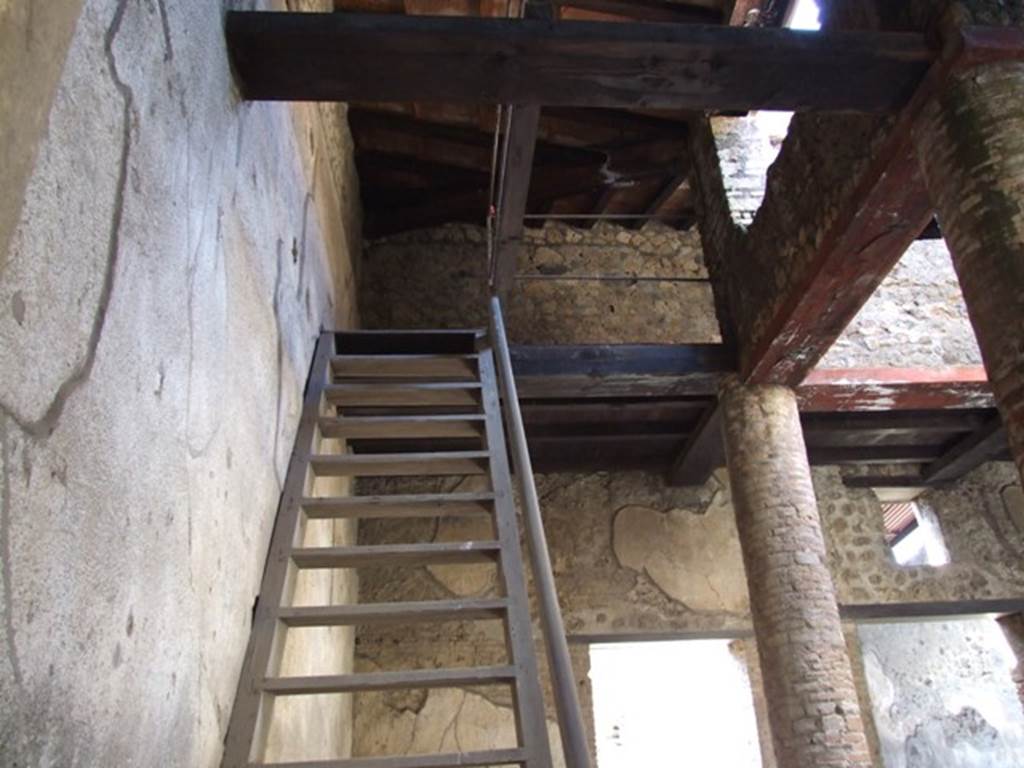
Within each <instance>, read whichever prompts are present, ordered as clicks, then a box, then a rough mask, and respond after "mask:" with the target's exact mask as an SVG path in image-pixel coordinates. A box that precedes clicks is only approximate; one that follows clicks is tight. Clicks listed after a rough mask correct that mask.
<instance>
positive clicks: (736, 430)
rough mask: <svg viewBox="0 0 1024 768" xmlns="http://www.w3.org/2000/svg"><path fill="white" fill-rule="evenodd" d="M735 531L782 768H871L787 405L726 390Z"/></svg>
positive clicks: (787, 399)
mask: <svg viewBox="0 0 1024 768" xmlns="http://www.w3.org/2000/svg"><path fill="white" fill-rule="evenodd" d="M721 407H722V414H723V418H722V423H723V431H724V433H725V449H726V458H727V460H728V465H729V478H730V484H731V486H732V499H733V506H734V508H735V510H736V526H737V529H738V531H739V537H740V545H741V547H742V550H743V562H744V564H745V566H746V571H747V584H748V587H749V591H750V605H751V613H752V616H753V622H754V634H755V637H756V640H757V648H758V654H759V655H760V658H761V668H762V674H763V677H764V688H765V695H766V697H767V700H768V713H769V722H770V724H771V729H772V740H773V742H774V744H775V753H776V756H777V758H778V761H779V765H780V766H785V768H853V767H854V766H857V767H858V768H860V767H865V768H866V767H867V766H870V765H871V758H870V755H869V752H868V745H867V740H866V739H865V736H864V725H863V722H862V721H861V716H860V707H859V705H858V702H857V689H856V687H855V686H854V680H853V672H852V669H851V667H850V658H849V656H848V655H847V649H846V642H845V639H844V638H843V632H842V627H841V624H840V621H839V607H838V606H837V604H836V596H835V588H834V586H833V584H832V576H831V574H830V573H829V570H828V565H827V560H826V553H825V541H824V539H823V537H822V532H821V520H820V518H819V517H818V505H817V502H816V500H815V498H814V487H813V486H812V484H811V470H810V466H809V465H808V463H807V451H806V448H805V447H804V439H803V432H802V431H801V428H800V416H799V414H798V412H797V403H796V396H795V394H794V393H793V391H792V390H791V389H789V388H786V387H776V386H745V385H741V384H739V383H738V382H736V381H732V382H729V383H727V384H726V386H725V387H724V389H723V391H722V397H721Z"/></svg>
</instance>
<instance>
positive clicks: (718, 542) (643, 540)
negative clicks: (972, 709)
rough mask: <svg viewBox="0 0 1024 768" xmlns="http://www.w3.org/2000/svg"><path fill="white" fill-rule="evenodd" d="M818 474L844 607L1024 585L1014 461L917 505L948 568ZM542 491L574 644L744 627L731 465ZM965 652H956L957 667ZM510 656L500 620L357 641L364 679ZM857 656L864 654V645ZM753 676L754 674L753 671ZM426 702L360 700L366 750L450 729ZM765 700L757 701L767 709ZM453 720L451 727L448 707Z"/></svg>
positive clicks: (398, 592) (381, 591)
mask: <svg viewBox="0 0 1024 768" xmlns="http://www.w3.org/2000/svg"><path fill="white" fill-rule="evenodd" d="M813 476H814V484H815V494H816V496H817V499H818V503H819V506H820V512H821V516H822V521H823V526H824V532H825V537H826V544H827V547H828V555H829V567H830V569H831V571H832V574H833V577H834V579H835V581H836V587H837V591H838V597H839V602H840V603H841V604H843V605H862V604H868V603H884V602H909V601H915V600H920V601H926V600H934V601H941V600H957V599H965V598H1007V597H1014V596H1017V595H1019V594H1020V593H1021V590H1022V589H1024V567H1022V565H1021V563H1022V562H1024V559H1022V558H1021V556H1020V548H1021V547H1022V546H1024V496H1022V494H1021V491H1020V486H1019V482H1018V481H1017V479H1016V475H1015V472H1014V469H1013V466H1012V465H1011V464H1008V463H1006V464H1003V463H999V464H989V465H986V466H984V467H982V468H980V469H979V470H977V471H976V472H974V473H972V474H971V475H970V476H968V477H967V478H965V479H964V480H963V481H961V482H960V483H958V484H957V485H956V486H955V487H953V488H952V489H948V490H943V491H937V490H936V491H930V492H928V493H927V494H925V496H924V497H922V499H921V503H923V504H927V505H928V506H929V507H930V508H931V509H932V510H933V511H934V513H935V515H936V517H937V518H938V520H939V522H940V525H941V527H942V531H943V534H944V536H945V540H946V545H947V548H948V549H949V552H950V556H951V563H950V564H949V565H947V566H944V567H942V568H928V567H910V568H908V567H902V566H899V565H897V563H896V562H895V560H894V558H893V557H892V554H891V552H890V550H889V548H888V546H887V545H886V544H885V540H884V528H883V524H882V512H881V508H880V506H879V502H878V500H877V499H876V498H875V497H874V495H873V494H872V493H871V492H870V491H864V490H855V489H848V488H846V487H845V486H844V485H843V484H842V479H841V476H840V474H839V471H838V470H837V469H836V468H832V467H827V468H816V469H814V470H813ZM469 482H470V481H469V480H462V481H441V480H437V481H424V482H423V483H422V485H421V486H418V487H417V490H419V491H438V490H447V491H453V490H468V489H469V488H470V485H468V483H469ZM402 487H403V489H406V488H408V486H407V485H403V486H402ZM398 489H399V486H398V484H397V481H378V482H375V483H373V484H369V483H367V484H366V488H365V490H366V491H367V492H369V491H373V492H388V493H392V492H396V491H397V490H398ZM538 493H539V495H540V499H541V506H542V509H543V513H544V521H545V528H546V532H547V536H548V541H549V545H550V551H551V560H552V565H553V568H554V572H555V578H556V581H557V584H558V591H559V599H560V603H561V606H562V610H563V613H564V618H565V623H566V629H567V631H568V633H569V634H570V636H571V637H573V638H574V639H575V640H576V641H577V643H580V642H586V641H588V640H602V641H606V640H609V639H616V638H617V639H637V638H645V637H646V638H654V637H672V636H679V635H692V634H693V633H701V632H711V633H723V632H724V633H741V634H742V633H745V632H747V631H748V630H749V627H750V620H749V603H748V597H747V588H746V579H745V576H744V571H743V562H742V558H741V556H740V550H739V544H738V542H737V539H736V528H735V521H734V513H733V509H732V505H731V501H730V492H729V486H728V480H727V477H726V475H725V473H724V472H719V473H716V475H715V476H714V477H713V478H712V480H711V481H709V483H708V484H707V485H705V486H704V487H702V488H667V487H665V485H664V483H663V481H662V478H661V477H659V476H656V475H649V474H644V473H605V472H598V473H593V474H586V475H546V476H541V477H539V478H538ZM486 529H487V522H486V520H481V521H478V522H475V523H467V522H462V523H458V524H455V523H445V522H442V523H440V524H435V523H433V522H431V521H414V522H409V523H406V524H402V525H400V526H395V525H394V523H393V522H392V521H389V523H388V524H387V526H386V527H385V526H384V525H383V524H369V525H367V524H364V525H363V527H362V528H361V530H360V541H361V542H364V543H378V542H383V541H394V542H397V541H407V542H411V541H455V540H466V539H473V538H482V537H486V535H487V530H486ZM493 587H494V580H493V572H492V571H491V570H489V568H488V567H487V566H471V567H466V566H461V567H454V566H443V567H433V568H427V569H388V570H386V571H385V570H381V571H380V572H375V573H368V574H367V575H366V576H364V577H363V579H362V581H361V594H362V596H363V599H370V597H372V599H374V600H387V599H399V596H403V595H404V596H406V597H402V598H401V599H444V598H449V599H450V598H452V597H471V596H480V595H485V594H489V593H490V591H491V590H492V589H493ZM368 596H369V597H368ZM897 631H898V629H897ZM847 633H848V639H849V641H850V642H851V643H852V644H853V645H852V647H853V648H854V650H855V651H856V650H857V648H858V637H857V635H856V632H855V629H854V628H853V626H852V625H849V626H848V627H847ZM399 635H400V639H399ZM876 635H877V633H876ZM873 637H874V636H873ZM745 642H748V643H749V642H751V641H749V640H748V641H745ZM574 648H577V649H582V648H585V645H578V644H577V645H574ZM960 650H961V649H957V648H949V649H948V651H947V652H948V653H949V655H950V658H951V659H955V658H957V654H958V653H960ZM962 650H963V651H964V652H969V649H967V648H965V649H962ZM502 652H503V641H502V637H501V630H500V626H497V625H495V626H488V625H486V624H484V623H475V624H469V623H467V624H460V625H458V626H457V627H454V628H453V625H438V626H436V627H433V628H429V629H428V628H423V629H419V628H417V629H414V630H413V631H409V630H408V629H407V628H403V629H402V631H401V632H400V633H399V634H396V633H395V632H394V630H388V629H386V628H384V629H379V630H376V631H374V632H372V633H364V632H361V633H360V635H359V638H358V640H357V666H359V667H361V668H365V669H367V670H371V669H396V668H401V667H402V666H405V665H418V664H425V665H426V666H431V665H439V664H441V663H443V664H445V665H452V664H455V665H465V664H493V663H500V661H501V659H502V656H501V654H502ZM578 652H579V651H578ZM855 655H856V656H857V658H858V659H859V656H860V654H859V652H858V653H856V654H855ZM577 663H578V668H577V679H578V680H579V681H580V683H581V686H582V691H583V694H582V697H583V699H584V701H586V700H587V699H589V696H590V694H589V692H588V690H587V688H588V686H587V681H586V679H585V670H586V663H585V658H582V657H579V658H577ZM950 663H955V661H951V662H950ZM856 673H857V674H856V676H857V678H858V688H859V689H860V690H859V693H860V695H861V697H862V699H863V701H862V707H863V710H864V711H865V712H870V711H871V701H870V699H869V694H868V683H867V677H866V674H865V672H864V671H863V670H862V669H860V668H859V667H858V669H857V670H856ZM1007 674H1008V673H1007ZM751 677H752V679H753V680H755V681H756V680H758V679H759V675H758V674H757V670H752V674H751ZM1007 680H1009V678H1008V677H1007ZM755 693H756V695H757V696H760V695H761V694H760V691H756V692H755ZM474 695H477V694H476V693H474ZM417 696H418V698H413V699H408V698H403V697H399V696H397V695H386V696H380V697H377V698H376V699H374V700H371V699H369V698H367V699H363V698H360V700H358V701H357V703H356V713H357V715H356V716H357V723H360V724H361V723H366V725H367V728H366V729H365V730H364V729H363V728H362V727H359V728H357V733H356V740H357V743H356V749H357V751H359V753H360V754H383V753H385V752H387V753H390V754H395V753H398V754H401V753H403V751H404V750H407V749H410V748H411V745H413V744H419V743H424V742H415V740H414V739H412V738H411V736H409V734H412V733H413V732H414V731H415V733H419V734H425V733H433V734H435V735H437V736H438V738H440V736H441V735H444V734H446V733H447V734H448V735H449V736H450V734H451V731H450V730H449V731H446V730H445V727H444V726H445V724H446V723H447V724H451V723H452V722H455V723H459V722H461V720H459V719H456V720H454V721H452V720H450V719H449V720H444V721H441V720H438V719H437V718H442V717H444V716H445V715H444V714H443V713H444V712H445V711H446V710H444V709H443V708H441V707H440V706H437V708H435V707H434V706H433V705H432V704H431V697H433V696H435V694H429V695H428V694H426V692H423V693H421V694H418V695H417ZM485 698H486V697H485ZM467 701H468V702H469V703H468V704H467V706H469V707H470V711H471V712H473V713H474V714H473V718H479V717H482V714H481V712H480V707H483V706H484V704H483V702H482V701H478V700H477V699H473V698H469V699H467ZM487 701H488V702H489V703H488V705H487V707H491V706H493V705H494V704H495V702H499V703H501V704H502V706H505V707H507V706H508V705H509V702H508V701H507V699H500V698H495V697H493V696H492V697H491V698H490V699H487ZM755 701H757V699H755ZM364 702H366V703H364ZM410 702H411V703H410ZM438 703H439V702H434V704H438ZM478 704H479V705H480V707H478V706H477V705H478ZM765 706H767V705H766V703H765V702H763V700H761V702H760V706H759V711H760V712H761V713H762V714H763V712H764V708H765ZM487 707H484V708H487ZM459 711H461V710H459ZM447 713H448V714H447V717H448V718H451V711H450V710H447ZM504 716H505V717H508V716H510V712H505V713H504ZM460 717H461V716H460ZM388 722H393V726H392V727H389V726H387V725H386V723H388ZM473 722H476V720H473ZM371 724H372V725H371ZM762 725H763V724H762ZM414 726H415V728H414ZM453 727H454V726H453ZM467 727H469V726H467ZM456 730H458V729H457V728H456ZM866 731H867V732H868V736H869V742H871V743H872V746H873V747H874V748H875V750H877V749H878V747H877V738H876V736H875V734H874V727H873V724H872V723H868V724H866ZM400 733H405V734H406V735H405V736H399V735H397V734H400ZM364 734H365V735H364ZM507 735H508V732H507V731H506V732H505V736H507ZM425 738H426V737H424V739H425ZM474 743H475V744H479V743H480V742H474ZM395 750H397V752H395Z"/></svg>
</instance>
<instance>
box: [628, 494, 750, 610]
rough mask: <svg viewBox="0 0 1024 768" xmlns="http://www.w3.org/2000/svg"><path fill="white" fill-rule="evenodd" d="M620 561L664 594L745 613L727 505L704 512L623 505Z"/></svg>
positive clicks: (735, 541) (740, 571)
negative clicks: (650, 580) (644, 575)
mask: <svg viewBox="0 0 1024 768" xmlns="http://www.w3.org/2000/svg"><path fill="white" fill-rule="evenodd" d="M613 525H614V531H613V547H614V550H615V556H616V558H617V559H618V561H619V563H621V564H622V565H623V566H625V567H627V568H631V569H633V570H635V571H640V572H642V573H646V574H647V575H648V576H649V577H650V578H651V579H652V580H653V581H654V582H655V584H657V585H658V587H660V588H661V589H662V590H663V591H664V592H665V594H667V595H668V596H669V597H671V598H672V599H673V600H676V601H677V602H680V603H683V604H685V605H686V606H688V607H689V608H691V609H693V610H698V611H728V612H730V613H746V612H747V611H748V610H749V605H750V603H749V598H748V596H747V586H746V579H745V576H744V571H743V564H742V556H741V554H740V545H739V539H738V538H737V535H736V525H735V522H734V521H733V519H732V515H731V513H730V511H729V509H728V508H726V507H722V506H718V505H712V506H710V507H709V508H708V511H707V513H706V514H703V515H696V514H694V513H693V512H691V511H689V510H685V509H671V510H669V511H667V512H661V511H659V510H656V509H652V508H650V507H643V506H627V507H623V508H622V509H620V510H618V512H617V513H616V515H615V521H614V524H613Z"/></svg>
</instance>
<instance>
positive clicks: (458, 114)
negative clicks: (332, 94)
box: [335, 0, 786, 238]
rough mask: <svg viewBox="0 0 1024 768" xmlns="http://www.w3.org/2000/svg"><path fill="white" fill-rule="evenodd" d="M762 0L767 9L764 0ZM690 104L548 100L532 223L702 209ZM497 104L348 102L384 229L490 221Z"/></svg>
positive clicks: (407, 9) (666, 13)
mask: <svg viewBox="0 0 1024 768" xmlns="http://www.w3.org/2000/svg"><path fill="white" fill-rule="evenodd" d="M762 4H763V5H764V6H765V7H764V8H763V9H761V7H760V6H761V5H762ZM551 5H552V12H553V14H554V15H555V18H556V19H557V20H574V21H603V22H628V21H649V22H671V23H684V24H730V23H733V24H742V23H744V22H748V23H758V24H777V23H778V22H779V21H780V19H781V15H782V14H783V13H784V12H785V6H786V3H783V2H779V0H771V1H770V2H764V3H762V2H761V0H740V1H739V2H733V0H689V1H688V2H685V3H684V2H673V1H672V0H555V2H553V3H552V4H551ZM335 9H336V10H339V11H348V12H360V13H385V14H406V15H425V16H490V17H505V16H508V15H512V16H516V15H518V14H519V12H520V9H519V2H518V0H337V1H336V2H335ZM689 117H690V114H689V113H688V112H686V111H684V110H671V111H670V110H627V109H597V108H572V107H558V108H556V107H549V108H545V109H543V110H542V112H541V120H540V130H539V134H538V140H537V149H536V155H535V159H534V164H533V172H532V176H531V182H530V187H529V197H528V204H527V210H526V213H527V219H526V224H527V226H540V225H541V224H543V223H544V221H545V220H546V219H548V218H551V219H559V220H562V221H564V222H566V223H568V224H570V225H574V226H577V227H583V228H586V227H591V226H593V225H594V224H595V223H596V222H597V221H599V220H602V219H605V220H609V221H614V222H616V223H618V224H621V225H622V226H626V227H631V228H639V227H641V226H643V224H644V223H645V222H646V221H648V220H651V219H656V220H658V221H661V222H663V223H665V224H666V225H668V226H672V227H674V228H677V229H688V228H689V227H691V226H692V225H693V224H694V223H695V221H696V212H695V208H694V199H693V193H692V190H691V187H690V181H689V172H690V161H689V157H688V148H687V130H688V120H689ZM496 121H497V111H496V109H495V108H494V107H493V106H489V105H487V106H477V105H471V104H438V103H394V102H391V103H368V102H356V103H352V104H350V105H349V125H350V128H351V131H352V137H353V140H354V143H355V157H356V165H357V169H358V172H359V179H360V189H361V195H362V200H363V206H364V211H365V232H366V234H367V236H368V237H371V238H375V237H381V236H386V235H391V234H396V233H399V232H403V231H408V230H414V229H421V228H428V227H433V226H438V225H441V224H445V223H449V222H466V223H473V224H480V225H482V224H484V223H485V221H486V216H487V211H488V205H489V203H490V200H491V164H492V150H493V141H494V133H495V128H496Z"/></svg>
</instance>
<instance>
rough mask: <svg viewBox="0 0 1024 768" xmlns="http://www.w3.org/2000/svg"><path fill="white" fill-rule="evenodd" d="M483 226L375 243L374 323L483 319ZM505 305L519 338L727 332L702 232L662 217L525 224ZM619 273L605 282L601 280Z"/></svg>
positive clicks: (370, 293) (682, 339)
mask: <svg viewBox="0 0 1024 768" xmlns="http://www.w3.org/2000/svg"><path fill="white" fill-rule="evenodd" d="M485 237H486V235H485V230H484V229H483V228H481V227H474V226H469V225H448V226H444V227H438V228H435V229H430V230H422V231H417V232H410V233H406V234H402V235H397V236H394V237H390V238H386V239H381V240H376V241H373V242H370V243H368V244H367V248H366V261H365V274H364V275H363V280H362V291H361V294H360V307H361V309H362V316H363V320H364V323H365V325H366V327H368V328H451V327H455V328H458V327H463V328H465V327H481V326H484V325H486V324H487V312H488V307H487V280H486V274H487V252H486V246H485V244H484V243H485ZM524 254H525V255H524V257H523V259H522V263H521V264H520V269H519V273H520V275H521V277H520V279H519V280H517V282H516V286H515V288H514V289H513V291H512V293H511V295H510V296H509V298H508V301H507V302H506V304H505V316H506V323H507V326H508V333H509V338H510V340H511V341H512V342H514V343H527V342H528V343H532V344H586V343H629V342H634V343H642V342H647V343H659V342H661V343H687V342H689V343H700V342H715V341H718V340H719V339H720V334H719V331H718V327H717V325H716V323H715V320H714V313H713V311H712V298H711V289H710V287H709V285H708V284H707V283H706V282H705V281H704V280H705V278H706V277H707V272H706V271H705V269H704V263H703V256H702V253H701V248H700V238H699V236H698V233H697V232H696V231H695V230H691V231H689V232H677V231H675V230H673V229H671V228H669V227H665V226H663V225H660V224H648V225H647V226H645V227H644V228H643V229H641V230H628V229H623V228H621V227H617V226H612V225H609V224H604V223H599V224H597V225H596V226H594V228H593V229H590V230H585V229H576V228H573V227H570V226H567V225H561V224H558V225H553V224H548V225H546V226H545V227H544V228H542V229H527V230H526V241H525V248H524ZM602 277H603V278H609V277H611V278H615V279H614V280H597V279H595V278H602Z"/></svg>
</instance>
